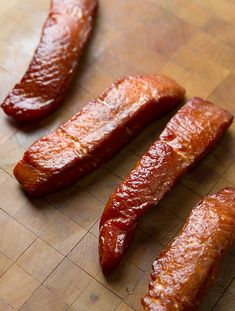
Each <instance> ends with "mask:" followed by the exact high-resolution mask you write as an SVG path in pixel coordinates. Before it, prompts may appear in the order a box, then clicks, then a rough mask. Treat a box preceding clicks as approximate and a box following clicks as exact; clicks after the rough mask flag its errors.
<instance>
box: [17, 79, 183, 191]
mask: <svg viewBox="0 0 235 311" xmlns="http://www.w3.org/2000/svg"><path fill="white" fill-rule="evenodd" d="M183 97H184V89H183V88H182V87H180V86H179V85H178V84H177V83H176V82H175V81H174V80H172V79H170V78H168V77H165V76H158V75H146V76H136V77H127V78H123V79H121V80H119V81H117V82H116V83H114V84H113V85H112V86H111V87H110V88H109V89H108V90H107V91H106V92H105V93H104V94H103V95H101V96H100V97H99V98H98V99H96V100H92V101H91V102H89V103H88V105H86V106H85V107H84V108H83V109H82V110H81V111H80V112H78V113H77V114H76V115H75V116H74V117H73V118H72V119H71V120H69V121H68V122H67V123H65V124H64V125H62V126H60V127H59V128H58V129H57V130H56V131H55V132H54V133H52V134H49V135H48V136H46V137H43V138H41V139H39V140H38V141H36V142H35V143H34V144H33V145H32V146H31V147H30V148H29V149H28V150H27V151H26V152H25V154H24V157H23V160H22V161H20V162H19V163H18V164H17V165H16V167H15V170H14V174H15V177H16V178H17V179H18V181H19V182H20V183H21V184H22V186H23V188H24V189H25V190H26V191H28V192H29V193H31V194H32V195H42V194H47V193H49V192H52V191H54V190H57V189H59V188H62V187H65V186H67V185H69V184H71V183H73V182H75V181H77V180H78V179H80V178H81V177H83V176H84V175H86V174H87V173H89V172H90V171H92V170H93V169H95V168H96V167H97V166H99V165H101V164H102V163H103V162H104V161H105V160H107V159H108V158H110V157H111V156H112V155H113V154H115V153H116V152H117V151H119V150H120V149H121V148H122V147H123V146H124V145H125V144H126V143H127V142H128V141H129V140H130V139H131V138H132V137H133V136H135V135H136V134H137V133H138V132H139V131H140V130H141V129H143V128H144V127H145V126H146V125H148V124H149V123H150V122H152V121H154V120H156V119H157V118H159V117H160V116H162V115H164V114H166V113H168V112H169V111H171V110H172V109H173V108H174V107H175V105H176V104H177V103H179V101H180V100H182V99H183Z"/></svg>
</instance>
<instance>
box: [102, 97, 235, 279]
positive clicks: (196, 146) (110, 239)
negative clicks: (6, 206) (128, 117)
mask: <svg viewBox="0 0 235 311" xmlns="http://www.w3.org/2000/svg"><path fill="white" fill-rule="evenodd" d="M232 119H233V118H232V116H231V115H230V114H229V113H228V112H226V111H225V110H223V109H221V108H219V107H217V106H215V105H214V104H212V103H210V102H208V101H205V100H203V99H200V98H193V99H192V100H191V101H190V102H188V103H187V104H186V105H184V106H183V107H182V108H181V109H180V110H179V111H178V112H177V113H176V115H175V116H174V117H173V118H172V119H171V120H170V121H169V123H168V124H167V126H166V128H165V130H164V131H163V133H162V134H161V135H160V137H159V139H158V140H157V141H156V142H155V143H154V144H153V145H152V146H151V147H150V149H149V150H148V151H147V153H146V154H145V155H144V156H143V157H142V159H141V160H140V162H139V163H137V165H136V167H135V168H134V169H133V170H132V172H131V173H130V175H129V176H127V178H126V179H125V180H124V181H123V182H122V183H121V184H120V185H119V186H118V188H117V189H116V191H115V192H114V193H113V194H112V195H111V197H110V199H109V201H108V203H107V205H106V207H105V210H104V213H103V215H102V218H101V221H100V238H99V253H100V263H101V266H102V270H103V272H104V273H105V274H108V273H110V272H111V271H112V270H114V268H115V267H116V266H117V265H118V263H119V262H120V261H121V259H122V257H123V255H124V253H125V252H126V250H127V248H128V247H129V245H130V243H131V241H132V239H133V235H134V232H135V227H136V225H137V221H138V219H139V218H140V217H141V216H142V215H143V214H144V213H145V212H146V211H147V210H148V209H149V208H151V207H153V206H154V205H155V204H157V203H158V201H159V200H160V199H161V198H162V197H163V196H164V195H165V193H166V192H168V191H169V190H170V189H171V188H172V187H173V185H174V183H175V182H176V181H177V179H178V178H179V177H180V176H181V175H182V174H183V173H184V172H185V171H186V170H187V169H188V168H189V167H190V166H192V165H193V164H195V162H196V161H198V160H199V159H200V158H201V157H203V156H204V155H205V154H206V153H207V152H208V151H209V150H210V149H211V148H212V147H213V145H214V144H216V143H217V142H218V140H219V139H220V138H221V136H222V134H223V133H224V131H225V130H226V129H227V128H228V127H229V126H230V124H231V122H232Z"/></svg>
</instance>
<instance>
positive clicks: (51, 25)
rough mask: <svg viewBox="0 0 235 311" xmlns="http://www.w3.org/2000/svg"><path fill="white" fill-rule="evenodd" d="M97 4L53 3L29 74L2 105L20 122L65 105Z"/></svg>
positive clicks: (80, 0)
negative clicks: (63, 102) (64, 101)
mask: <svg viewBox="0 0 235 311" xmlns="http://www.w3.org/2000/svg"><path fill="white" fill-rule="evenodd" d="M97 4H98V0H51V7H50V11H49V15H48V18H47V20H46V22H45V24H44V27H43V30H42V35H41V40H40V43H39V45H38V47H37V49H36V51H35V52H34V55H33V58H32V61H31V63H30V65H29V68H28V70H27V71H26V73H25V75H24V76H23V78H22V80H21V81H20V83H18V84H16V85H15V87H14V88H13V90H12V91H11V92H10V94H9V95H8V96H7V97H6V99H5V100H4V102H3V104H2V108H3V109H4V111H5V113H6V114H8V115H9V116H11V117H14V118H15V119H17V120H20V121H24V122H30V121H35V120H38V119H41V118H42V117H44V116H46V115H48V114H50V113H51V112H52V111H53V110H55V109H56V108H57V107H58V106H59V105H60V104H61V103H62V101H63V99H64V97H65V95H66V92H67V90H68V88H69V86H70V83H71V80H72V78H73V76H74V73H75V71H76V68H77V65H78V62H79V58H80V56H81V53H82V50H83V48H84V45H85V43H86V42H87V39H88V37H89V34H90V32H91V29H92V21H93V17H94V14H95V12H96V8H97Z"/></svg>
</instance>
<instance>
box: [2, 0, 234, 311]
mask: <svg viewBox="0 0 235 311" xmlns="http://www.w3.org/2000/svg"><path fill="white" fill-rule="evenodd" d="M48 7H49V0H8V1H6V0H0V47H1V49H0V101H1V102H2V100H3V99H4V97H5V96H6V95H7V93H8V92H9V91H10V89H11V87H12V86H13V85H14V83H16V82H17V81H18V80H19V79H20V77H21V76H22V74H23V73H24V71H25V69H26V68H27V65H28V64H29V61H30V59H31V56H32V53H33V50H34V49H35V47H36V45H37V43H38V41H39V37H40V32H41V27H42V24H43V21H44V20H45V18H46V16H47V10H48ZM234 68H235V1H232V0H230V1H229V0H227V1H225V0H207V1H203V0H201V1H200V0H193V1H192V0H191V1H188V0H145V1H143V0H100V7H99V13H98V17H97V21H96V25H95V29H94V32H93V36H92V38H91V40H90V42H89V45H88V47H87V50H86V52H85V56H84V57H83V59H82V62H81V66H80V68H79V70H78V73H77V75H76V78H75V81H74V83H73V86H72V88H71V90H70V92H69V95H68V97H67V99H66V101H65V103H64V104H63V105H62V107H61V108H60V109H59V110H58V111H57V112H56V113H54V114H53V115H52V116H51V117H50V118H47V119H45V120H43V121H41V122H40V123H39V124H34V125H31V126H23V127H19V126H17V125H16V124H15V123H14V122H12V120H9V119H8V118H7V117H6V116H5V115H4V113H3V112H2V111H1V112H0V310H1V311H6V310H7V311H9V310H22V311H26V310H27V311H28V310H30V311H60V310H67V309H68V310H69V311H75V310H76V311H78V310H79V311H80V310H81V311H84V310H89V311H90V310H97V311H100V310H101V311H105V310H107V311H112V310H117V311H130V310H140V297H142V296H143V294H144V293H145V292H146V289H147V283H148V278H149V273H150V271H151V263H152V262H153V260H154V258H155V257H156V256H157V255H158V254H159V252H160V250H161V249H162V248H163V247H164V246H165V245H166V244H167V243H168V242H169V241H170V240H171V239H172V238H174V237H175V235H176V234H177V232H178V230H179V229H180V227H181V226H182V224H183V222H184V220H185V219H186V217H187V215H188V213H189V211H190V209H191V208H192V207H193V206H194V204H195V203H196V202H197V201H198V200H199V199H200V197H202V196H204V195H207V194H208V193H211V192H213V191H216V190H217V189H219V188H222V187H224V186H226V185H233V186H234V185H235V148H234V147H235V125H233V126H232V127H231V129H230V130H229V132H228V133H227V134H226V135H225V137H224V138H223V140H222V141H221V143H220V144H219V145H218V146H217V147H216V148H215V149H214V150H213V152H212V153H210V155H209V156H208V157H207V158H206V159H205V160H203V161H202V162H201V163H200V164H199V165H197V166H196V167H195V169H194V170H193V171H191V172H190V173H189V174H188V175H187V176H186V177H185V178H183V179H182V180H181V182H180V183H178V184H177V185H176V186H175V188H174V189H173V191H171V193H170V194H169V195H168V196H167V197H166V198H165V199H164V200H162V201H161V202H160V204H158V206H157V207H156V208H155V209H153V210H152V211H151V212H150V213H149V214H148V215H147V216H146V217H144V219H143V220H142V221H141V223H140V225H139V229H138V234H137V237H136V240H135V242H134V244H133V246H132V247H131V250H130V251H129V253H128V255H127V256H126V258H125V260H124V262H123V264H122V265H121V267H120V268H119V269H118V270H117V271H116V272H115V273H114V274H113V275H112V277H111V278H110V279H108V280H105V279H104V277H103V276H102V273H101V271H100V267H99V263H98V256H97V236H98V222H99V217H100V215H101V213H102V210H103V207H104V204H105V202H106V201H107V199H108V197H109V195H110V194H111V192H112V191H113V190H114V189H115V187H116V186H117V184H118V183H119V182H120V181H121V179H122V178H123V177H124V176H125V175H126V174H127V173H128V172H129V171H130V169H131V168H132V166H133V165H134V163H135V162H136V161H137V160H138V159H139V157H140V156H141V155H142V154H143V153H144V151H145V150H146V149H147V147H148V146H149V145H150V143H151V142H153V140H154V139H155V137H156V136H157V134H158V133H159V132H160V131H161V130H162V129H163V127H164V124H165V123H166V121H167V120H168V118H169V116H168V117H167V118H165V119H163V120H161V121H160V122H156V124H153V125H151V126H150V127H148V128H147V129H146V130H145V131H144V132H143V133H142V134H141V135H139V136H138V137H137V138H136V139H135V140H134V141H133V142H132V143H130V144H129V145H128V146H127V147H126V148H125V149H124V150H123V151H122V152H120V153H119V154H118V155H117V156H116V157H114V158H113V159H112V160H111V161H109V162H108V163H106V164H105V165H104V166H103V167H102V168H100V169H99V170H97V171H96V172H94V173H93V174H91V175H90V176H88V177H87V178H85V179H83V180H82V181H81V182H78V183H77V184H76V185H74V186H73V187H70V188H68V189H67V190H64V191H61V192H58V193H56V194H54V195H51V196H48V197H46V198H42V199H34V200H33V199H30V198H29V197H27V196H26V195H25V194H24V193H23V192H22V191H21V189H20V187H19V186H18V183H17V182H16V181H15V179H14V177H13V174H12V169H13V167H14V165H15V163H16V162H17V161H18V160H19V159H20V158H21V157H22V154H23V152H24V150H25V149H26V148H27V147H28V146H29V145H30V144H31V143H32V142H33V141H34V140H35V139H37V138H38V137H40V136H42V135H45V134H47V133H48V132H50V131H52V130H54V129H55V128H56V127H57V126H59V125H60V124H61V123H62V122H64V121H66V120H67V119H68V118H69V117H71V116H72V115H73V114H74V113H75V112H77V111H78V110H79V109H80V108H81V107H82V106H83V105H84V104H86V103H87V102H88V100H89V99H91V98H93V97H96V96H98V95H99V94H100V93H101V92H102V91H103V90H104V89H105V88H106V87H107V86H109V85H110V83H111V82H112V81H114V80H115V79H116V78H118V77H120V76H124V75H130V74H139V73H160V72H161V73H165V74H168V75H170V76H171V77H173V78H175V79H176V80H177V81H178V82H179V83H181V84H182V85H184V87H185V88H186V89H187V97H188V98H189V97H191V96H201V97H205V98H209V99H210V100H212V101H214V102H215V103H217V104H218V105H220V106H222V107H224V108H226V109H228V110H229V111H230V112H231V113H233V114H235V72H234ZM234 306H235V250H232V251H231V252H230V253H229V254H228V255H227V256H226V258H225V260H224V263H223V265H222V267H221V270H220V273H219V276H218V278H217V281H216V283H215V285H214V286H213V287H212V289H211V290H210V291H209V293H208V295H207V297H206V299H205V300H204V302H203V304H202V306H201V307H200V309H199V310H200V311H209V310H212V309H213V310H216V311H218V310H220V311H225V310H226V311H228V310H230V311H232V310H234Z"/></svg>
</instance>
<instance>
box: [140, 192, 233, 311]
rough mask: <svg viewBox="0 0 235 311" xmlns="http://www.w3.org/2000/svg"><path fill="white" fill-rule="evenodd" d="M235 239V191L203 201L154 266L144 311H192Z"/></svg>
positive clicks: (143, 301) (221, 193) (218, 193)
mask: <svg viewBox="0 0 235 311" xmlns="http://www.w3.org/2000/svg"><path fill="white" fill-rule="evenodd" d="M234 239H235V188H225V189H223V190H221V191H219V192H217V193H216V194H213V195H209V196H207V197H206V198H204V199H203V200H201V201H200V202H199V203H198V204H197V205H196V207H194V209H193V210H192V212H191V214H190V216H189V218H188V220H187V222H186V224H185V225H184V227H183V229H182V230H181V232H180V234H179V235H178V236H177V237H176V238H175V239H174V240H173V241H172V242H171V243H170V244H169V245H168V246H167V247H166V249H165V250H164V251H162V252H161V254H160V256H159V257H158V258H157V259H156V261H154V263H153V273H152V274H151V279H152V281H151V282H150V284H149V290H148V293H147V295H146V296H145V297H144V298H143V299H142V305H143V307H144V310H149V311H188V310H190V311H192V310H195V309H196V307H197V306H198V305H199V303H200V301H201V299H202V297H203V296H204V294H205V292H206V289H207V287H208V285H209V284H210V283H211V281H212V280H213V279H214V277H215V272H216V270H217V266H218V265H219V262H220V261H221V257H222V255H223V254H224V253H225V252H226V251H227V250H228V249H229V247H230V246H231V245H232V243H233V242H234Z"/></svg>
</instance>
